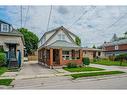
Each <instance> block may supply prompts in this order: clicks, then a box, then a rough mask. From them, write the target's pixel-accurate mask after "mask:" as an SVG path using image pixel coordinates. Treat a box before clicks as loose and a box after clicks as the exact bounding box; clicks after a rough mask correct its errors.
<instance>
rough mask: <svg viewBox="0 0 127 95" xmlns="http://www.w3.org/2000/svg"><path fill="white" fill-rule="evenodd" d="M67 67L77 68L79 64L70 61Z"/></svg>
mask: <svg viewBox="0 0 127 95" xmlns="http://www.w3.org/2000/svg"><path fill="white" fill-rule="evenodd" d="M67 67H68V68H76V67H77V64H76V63H68V64H67Z"/></svg>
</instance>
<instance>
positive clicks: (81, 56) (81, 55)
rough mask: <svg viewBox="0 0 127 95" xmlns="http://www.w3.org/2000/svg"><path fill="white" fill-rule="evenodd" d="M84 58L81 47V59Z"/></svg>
mask: <svg viewBox="0 0 127 95" xmlns="http://www.w3.org/2000/svg"><path fill="white" fill-rule="evenodd" d="M82 58H83V52H82V49H80V60H82Z"/></svg>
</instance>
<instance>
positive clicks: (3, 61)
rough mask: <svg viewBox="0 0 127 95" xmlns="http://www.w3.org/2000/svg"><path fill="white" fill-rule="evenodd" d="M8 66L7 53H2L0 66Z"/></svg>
mask: <svg viewBox="0 0 127 95" xmlns="http://www.w3.org/2000/svg"><path fill="white" fill-rule="evenodd" d="M5 64H6V55H5V53H2V52H0V66H2V65H5Z"/></svg>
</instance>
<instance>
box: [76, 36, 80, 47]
mask: <svg viewBox="0 0 127 95" xmlns="http://www.w3.org/2000/svg"><path fill="white" fill-rule="evenodd" d="M75 43H76V44H77V45H79V46H81V40H80V38H79V37H76V38H75Z"/></svg>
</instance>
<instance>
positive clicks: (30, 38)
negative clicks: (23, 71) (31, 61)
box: [18, 28, 39, 55]
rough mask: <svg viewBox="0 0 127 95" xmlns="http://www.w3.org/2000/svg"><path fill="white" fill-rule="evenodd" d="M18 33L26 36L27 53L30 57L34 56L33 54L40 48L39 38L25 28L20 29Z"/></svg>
mask: <svg viewBox="0 0 127 95" xmlns="http://www.w3.org/2000/svg"><path fill="white" fill-rule="evenodd" d="M18 31H19V32H21V33H22V34H23V36H24V40H25V47H26V50H27V53H28V54H29V55H31V54H33V52H34V51H36V50H37V48H38V41H39V39H38V37H37V36H36V35H35V34H34V33H33V32H31V31H29V30H28V29H25V28H20V29H18Z"/></svg>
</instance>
